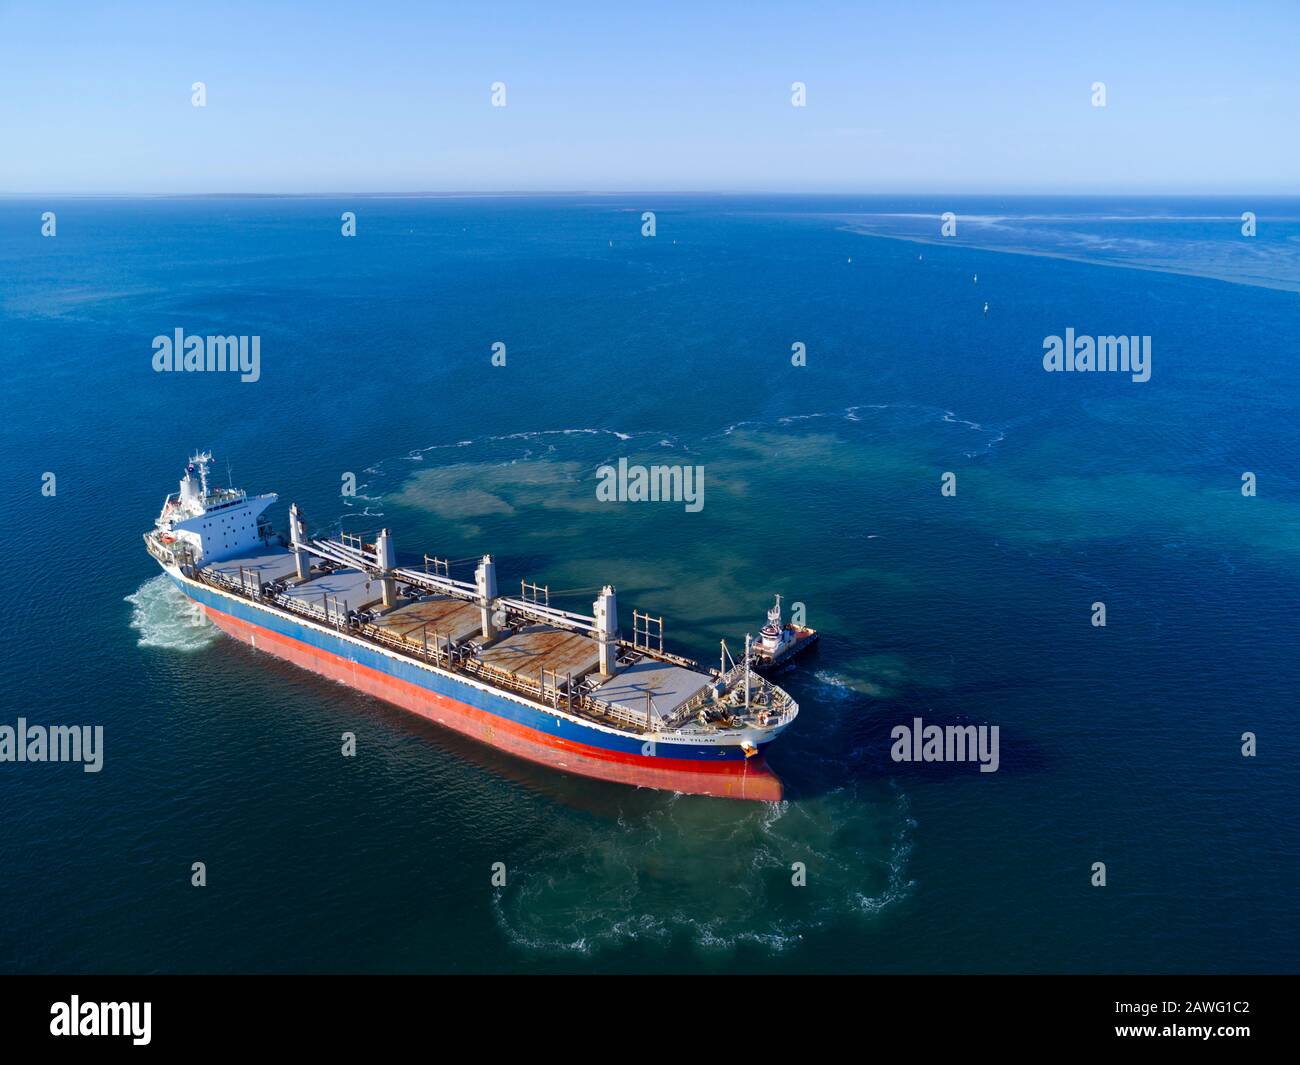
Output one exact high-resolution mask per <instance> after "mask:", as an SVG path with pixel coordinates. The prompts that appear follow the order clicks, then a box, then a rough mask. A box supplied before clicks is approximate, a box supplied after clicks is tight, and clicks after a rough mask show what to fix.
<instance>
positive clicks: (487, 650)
mask: <svg viewBox="0 0 1300 1065" xmlns="http://www.w3.org/2000/svg"><path fill="white" fill-rule="evenodd" d="M478 657H479V661H481V662H483V663H485V664H486V665H489V666H492V667H493V668H494V669H499V670H502V671H503V672H506V673H511V674H514V675H515V676H517V677H528V678H530V679H532V680H536V679H537V676H538V674H540V673H541V671H542V670H546V671H547V672H554V673H557V674H559V675H560V676H561V677H563V676H565V675H566V674H572V676H573V678H574V679H575V680H576V679H577V678H579V677H583V676H586V674H588V673H590V672H591V671H592V670H594V669H596V668H597V667H598V666H599V665H600V652H599V649H598V648H597V646H596V642H595V641H594V640H593V639H591V637H589V636H581V635H579V634H578V633H575V632H567V631H565V630H564V629H559V628H556V627H555V626H553V625H529V626H528V627H527V628H524V629H521V630H520V631H518V632H515V633H512V634H510V635H508V636H502V637H501V638H500V639H499V640H497V641H496V642H495V643H491V644H489V645H488V646H487V647H484V648H483V650H482V651H480V652H479V655H478Z"/></svg>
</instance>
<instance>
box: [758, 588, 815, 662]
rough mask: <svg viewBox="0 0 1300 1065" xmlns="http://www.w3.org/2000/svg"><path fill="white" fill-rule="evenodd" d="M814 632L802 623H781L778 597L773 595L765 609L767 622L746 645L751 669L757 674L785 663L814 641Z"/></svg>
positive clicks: (806, 648)
mask: <svg viewBox="0 0 1300 1065" xmlns="http://www.w3.org/2000/svg"><path fill="white" fill-rule="evenodd" d="M817 639H818V632H817V630H816V629H810V628H808V627H807V626H806V625H795V624H794V623H793V622H791V623H790V624H788V625H783V624H782V623H781V597H780V596H779V595H778V596H777V597H776V603H775V604H773V605H772V606H771V607H770V608H769V609H768V612H767V624H766V625H764V626H763V629H762V631H761V632H760V633H759V634H758V639H757V640H756V641H754V643H753V644H752V645H751V646H750V657H751V658H752V659H753V663H754V669H755V670H757V671H758V672H759V673H767V672H771V671H772V670H774V669H778V668H779V667H781V666H783V665H785V664H786V663H787V662H789V661H790V660H791V659H793V658H794V657H795V656H797V655H801V654H803V652H804V651H806V650H808V648H809V647H811V646H812V645H813V644H815V643H816V642H817Z"/></svg>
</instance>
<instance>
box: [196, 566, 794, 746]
mask: <svg viewBox="0 0 1300 1065" xmlns="http://www.w3.org/2000/svg"><path fill="white" fill-rule="evenodd" d="M309 551H310V552H311V554H312V572H311V575H310V576H309V577H308V578H307V579H305V580H301V581H300V580H298V578H297V576H296V567H295V562H294V553H293V551H292V550H290V549H288V548H287V547H284V546H279V547H267V548H263V549H261V550H258V551H254V552H249V553H248V554H246V555H243V556H241V557H236V558H230V559H224V560H221V561H218V562H211V563H208V564H207V565H204V566H201V567H199V569H198V570H197V571H196V572H195V573H194V574H193V576H196V577H197V578H198V579H199V580H207V581H212V582H214V583H216V584H218V585H220V586H223V587H225V588H236V589H238V594H241V595H243V596H246V597H248V598H251V599H255V600H256V599H262V598H264V597H265V598H266V599H267V601H268V602H269V603H272V604H274V605H276V606H278V607H280V608H281V609H288V610H292V611H295V612H298V613H302V614H305V615H307V616H308V617H312V618H314V619H316V620H320V619H322V618H323V619H324V621H325V622H326V623H327V624H330V625H333V626H336V627H338V628H339V629H340V630H343V629H346V630H347V631H348V632H350V633H351V634H353V635H356V636H359V637H361V638H362V639H368V640H371V641H374V642H376V643H378V644H381V645H382V644H386V645H388V646H389V647H396V648H398V649H399V651H400V652H401V653H405V654H407V655H409V656H410V657H411V658H413V659H423V660H425V661H427V662H431V663H434V664H436V665H438V666H440V667H442V668H444V669H449V670H452V671H454V672H458V671H465V672H466V673H468V674H469V675H470V676H472V677H475V678H477V679H479V680H481V681H485V682H486V683H488V684H489V685H493V686H496V687H500V688H502V689H504V690H508V691H513V692H518V693H521V694H523V695H525V696H526V697H528V698H531V699H534V700H537V701H540V702H542V703H543V704H550V705H552V706H555V707H557V708H558V707H560V706H561V705H563V707H564V708H565V709H567V710H568V711H569V712H570V713H576V714H579V715H582V716H585V717H589V718H591V719H592V720H595V721H597V722H600V723H602V724H606V725H613V726H614V727H617V728H620V729H626V730H629V731H633V732H643V731H646V730H650V729H653V728H655V726H656V723H658V725H659V726H660V727H663V726H667V727H669V728H670V729H671V730H672V731H675V732H692V733H694V732H697V731H698V732H700V733H702V734H707V735H713V734H714V732H715V726H714V725H712V724H708V723H706V724H703V725H697V723H696V722H695V719H694V717H693V715H692V714H691V712H690V710H691V708H692V707H694V706H697V705H698V706H701V707H703V706H705V705H712V702H711V701H710V700H709V698H708V693H709V691H710V689H711V687H712V686H713V685H714V684H715V683H724V684H726V685H727V686H728V687H730V688H734V686H735V684H736V683H737V681H736V676H739V674H736V676H731V675H728V676H727V677H719V678H717V679H716V680H715V677H714V676H713V675H711V674H708V673H704V672H701V671H700V670H698V669H695V668H691V667H693V666H694V665H695V663H693V662H690V661H688V660H687V659H683V658H678V657H676V656H673V655H667V654H664V653H662V652H658V653H656V652H654V651H651V650H649V649H647V648H644V647H639V646H633V647H629V646H628V645H627V644H626V643H624V642H622V641H619V652H618V653H619V665H618V670H617V673H616V675H615V676H613V677H603V676H601V674H600V673H599V672H598V670H599V668H600V645H599V643H598V642H597V640H596V639H594V638H593V636H592V634H591V631H590V627H589V625H588V626H584V625H583V624H581V621H582V618H581V616H579V615H564V614H563V612H562V611H553V610H551V608H549V607H548V606H545V605H540V606H539V605H537V604H535V603H533V602H532V601H528V602H525V601H523V600H519V599H509V598H507V597H500V598H499V599H498V601H497V604H496V605H495V606H494V615H499V614H501V613H504V614H505V615H506V617H507V618H508V619H509V622H508V627H507V628H506V629H505V630H504V632H503V633H502V634H501V635H499V636H497V637H496V638H495V639H490V640H486V641H484V640H483V639H482V637H481V635H480V634H481V631H482V629H481V626H482V612H481V611H482V607H481V606H480V604H479V603H478V602H477V601H475V600H473V599H471V598H469V596H471V595H472V594H473V592H472V587H473V586H472V585H467V584H464V583H463V582H456V581H451V580H447V581H445V582H444V584H445V585H446V590H441V589H440V588H439V587H437V585H438V582H439V578H438V577H437V576H433V577H430V576H428V575H427V574H423V575H421V574H416V573H415V572H414V571H411V570H402V569H401V568H400V567H398V568H397V570H396V571H395V573H396V576H395V582H396V584H397V592H398V597H399V598H398V601H397V605H396V606H394V607H392V608H389V609H383V608H382V607H381V602H382V582H381V580H380V579H379V577H378V576H377V574H376V571H375V570H374V568H373V566H372V565H371V564H369V563H370V559H368V558H365V557H360V556H361V555H362V552H361V551H360V550H359V549H358V548H357V547H356V546H355V545H352V544H349V543H348V542H346V541H338V542H335V541H319V542H317V543H316V546H315V547H314V548H311V549H309ZM349 552H355V553H357V554H358V556H359V562H360V563H363V564H359V565H356V566H348V565H346V564H345V563H344V562H343V559H342V558H341V557H340V556H346V555H347V554H348V553H349ZM241 577H242V579H241ZM273 582H274V583H273ZM268 585H269V586H270V587H269V588H268V587H267V586H268ZM452 585H455V586H456V587H451V586H452ZM413 593H414V595H416V596H418V597H413ZM377 608H378V609H377ZM363 611H364V613H362V612H363ZM548 611H550V613H551V614H553V615H555V617H554V619H553V620H552V619H551V618H549V617H547V616H546V614H547V612H548ZM539 615H540V616H539ZM569 618H572V619H575V621H574V624H571V625H570V624H566V619H569ZM449 643H450V644H451V647H449V646H448V644H449ZM737 668H738V667H737ZM733 673H735V670H734V669H733ZM566 681H571V682H572V684H571V685H566ZM774 690H775V689H774ZM777 696H779V698H780V699H781V700H784V701H785V702H789V698H788V696H785V695H784V693H780V692H779V691H777ZM759 698H760V699H761V698H762V696H761V693H760V696H759ZM732 705H733V707H734V700H733V704H732ZM760 705H762V706H768V705H772V704H771V703H770V702H767V701H765V700H764V701H761V702H760ZM781 705H782V706H784V703H781ZM732 712H733V713H734V709H733V711H732ZM782 712H784V711H782ZM793 712H797V708H794V711H793ZM725 713H726V712H725V711H724V716H725Z"/></svg>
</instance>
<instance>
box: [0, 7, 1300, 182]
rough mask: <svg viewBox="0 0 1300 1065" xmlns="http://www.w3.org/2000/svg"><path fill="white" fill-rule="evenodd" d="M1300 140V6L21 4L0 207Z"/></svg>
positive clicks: (899, 166)
mask: <svg viewBox="0 0 1300 1065" xmlns="http://www.w3.org/2000/svg"><path fill="white" fill-rule="evenodd" d="M195 81H203V82H205V83H206V84H207V87H208V106H207V107H206V108H202V109H199V108H194V107H192V106H191V105H190V85H191V83H193V82H195ZM494 81H503V82H505V83H506V86H507V93H508V106H507V107H506V108H504V109H495V108H493V107H491V106H490V101H489V86H490V85H491V83H492V82H494ZM793 81H803V82H805V83H806V84H807V86H808V106H807V107H806V108H804V109H796V108H793V107H791V106H790V84H791V82H793ZM1094 81H1103V82H1105V83H1106V87H1107V103H1108V106H1107V107H1106V108H1105V109H1097V108H1093V107H1092V106H1091V103H1090V96H1091V90H1090V86H1091V84H1092V83H1093V82H1094ZM1298 131H1300V2H1297V0H1266V2H1260V3H1245V4H1235V3H1228V2H1226V0H1225V2H1221V3H1204V2H1183V3H1167V2H1153V3H1142V2H1140V0H1130V2H1128V3H1115V4H1112V3H1059V2H1056V0H1041V2H1038V3H1015V2H1008V3H1000V4H994V3H960V2H953V3H926V2H917V3H897V4H889V5H884V4H872V3H865V2H864V3H846V4H816V3H798V2H793V0H791V2H786V3H779V4H778V3H749V4H746V3H734V4H733V3H709V2H708V0H693V2H689V3H682V2H677V0H665V2H662V3H656V4H644V5H624V4H619V3H616V2H615V0H608V2H606V3H590V4H576V3H564V2H563V0H558V2H556V3H553V4H551V3H543V2H539V3H536V4H514V3H504V2H497V0H482V2H480V3H473V2H465V3H457V4H419V3H388V2H384V0H375V2H372V3H365V2H359V0H354V2H353V3H349V4H341V3H340V4H330V3H307V2H305V0H304V2H301V3H290V2H283V3H281V2H274V0H263V2H260V3H242V2H235V3H198V2H188V0H173V2H169V3H157V4H154V3H131V2H130V0H124V2H122V3H120V4H119V3H109V4H102V5H93V4H71V3H60V2H52V3H29V2H6V0H0V193H60V192H63V193H67V192H73V193H75V192H114V193H129V192H142V193H154V192H180V193H186V192H324V191H356V192H364V191H422V190H430V191H443V190H481V191H488V190H536V191H545V190H567V189H592V190H610V191H617V190H663V191H672V190H696V189H699V190H707V189H735V190H772V191H850V192H853V191H862V192H872V191H880V192H896V191H918V192H923V191H933V192H990V191H1008V192H1035V191H1038V192H1147V191H1149V192H1169V193H1178V192H1186V193H1194V192H1225V193H1241V192H1258V193H1269V192H1275V193H1288V192H1296V191H1297V190H1300V132H1298Z"/></svg>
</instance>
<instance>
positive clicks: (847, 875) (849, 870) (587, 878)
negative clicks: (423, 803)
mask: <svg viewBox="0 0 1300 1065" xmlns="http://www.w3.org/2000/svg"><path fill="white" fill-rule="evenodd" d="M868 792H870V794H868ZM895 792H896V793H895V794H894V796H893V797H892V798H891V797H890V796H889V794H888V793H887V792H882V791H881V788H880V786H879V785H878V784H876V783H871V784H867V785H859V784H858V783H852V784H848V785H845V786H844V787H840V788H836V789H832V790H831V791H829V792H826V793H824V794H821V795H816V796H812V797H809V798H807V799H801V800H797V801H792V800H786V801H782V802H779V803H753V804H746V803H737V804H731V803H725V804H719V803H717V802H715V801H712V800H699V799H693V798H690V797H685V798H676V797H674V798H673V799H671V800H668V801H666V802H665V803H664V804H663V805H662V806H660V807H657V808H655V809H653V810H649V811H646V810H644V809H642V810H640V811H638V812H637V813H636V814H627V813H624V814H623V815H620V816H619V817H618V818H617V819H615V820H613V821H604V822H600V823H595V824H593V823H592V822H590V821H587V820H582V821H574V822H571V823H564V822H557V823H556V824H555V826H554V830H555V834H556V835H555V838H554V839H552V840H550V841H548V844H547V846H546V847H545V848H544V851H543V852H542V853H539V854H538V855H537V856H536V857H535V858H532V859H530V860H527V861H524V862H522V863H518V865H517V868H516V869H515V870H514V875H513V876H512V877H511V881H510V884H509V886H507V887H505V888H503V889H501V890H500V891H498V892H497V893H496V894H495V895H494V896H493V900H492V908H493V914H494V917H495V920H496V922H497V925H498V927H500V929H501V930H502V932H503V933H504V934H505V936H506V937H507V938H508V939H509V940H510V942H511V943H513V944H514V945H515V946H516V947H519V948H521V949H524V950H527V951H530V952H538V953H547V954H578V955H584V956H589V955H592V954H595V953H598V952H600V951H602V950H604V949H606V948H615V947H618V946H621V945H626V944H628V943H633V942H636V943H645V942H646V941H653V942H655V943H659V944H662V945H668V944H670V943H672V942H676V941H681V940H686V941H688V942H689V943H691V944H692V945H693V946H694V947H695V948H696V949H697V950H699V951H701V952H705V953H709V954H717V953H726V952H730V951H734V950H735V949H737V948H738V947H740V946H742V945H747V946H757V947H760V948H762V949H764V950H766V951H767V952H769V953H771V954H773V955H776V954H781V953H784V952H786V951H788V950H791V949H792V948H794V947H796V946H798V945H799V944H800V943H801V942H802V941H803V940H804V939H805V938H806V937H807V936H808V935H809V934H810V933H812V932H815V931H817V930H818V929H822V928H827V927H838V926H840V925H842V924H843V923H844V922H845V921H859V922H861V921H874V920H879V919H881V915H882V914H884V913H885V912H886V911H888V910H890V909H891V908H893V907H895V906H896V905H897V904H898V903H900V902H901V901H902V900H903V899H905V898H906V897H907V896H908V895H909V894H910V892H911V889H912V887H913V883H914V882H913V881H911V880H910V879H909V877H908V875H907V869H908V864H909V858H910V855H911V850H912V836H913V833H914V829H915V827H916V822H915V821H914V820H913V819H912V818H911V817H910V815H909V813H908V810H907V800H906V797H905V796H903V795H902V794H901V793H897V790H896V789H895ZM794 862H802V863H804V865H805V867H806V870H807V877H808V883H809V885H810V888H809V889H808V890H807V891H806V892H805V890H804V889H801V888H797V887H795V886H794V885H793V884H792V876H793V871H792V863H794ZM813 887H815V889H816V890H813Z"/></svg>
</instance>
